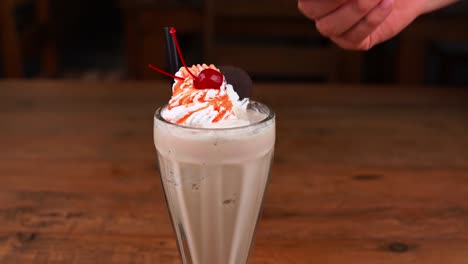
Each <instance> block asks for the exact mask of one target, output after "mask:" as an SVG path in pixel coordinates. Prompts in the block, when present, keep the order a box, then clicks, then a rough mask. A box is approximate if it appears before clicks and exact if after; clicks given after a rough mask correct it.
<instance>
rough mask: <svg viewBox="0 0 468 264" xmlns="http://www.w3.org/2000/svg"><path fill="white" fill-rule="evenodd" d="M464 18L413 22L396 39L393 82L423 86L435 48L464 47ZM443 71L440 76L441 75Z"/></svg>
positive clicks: (466, 22)
mask: <svg viewBox="0 0 468 264" xmlns="http://www.w3.org/2000/svg"><path fill="white" fill-rule="evenodd" d="M467 25H468V16H467V15H466V14H451V15H427V16H423V17H420V18H419V19H417V20H416V21H414V22H413V23H412V24H411V25H410V26H409V27H408V28H407V29H405V30H404V31H403V32H401V34H400V36H399V51H398V62H397V81H398V82H399V83H400V84H423V83H424V81H425V73H426V72H427V65H428V63H429V59H430V55H431V54H430V49H431V48H433V47H434V45H436V44H443V43H458V44H464V45H465V46H467V47H468V30H467ZM443 71H444V70H442V71H441V72H440V74H444V73H443Z"/></svg>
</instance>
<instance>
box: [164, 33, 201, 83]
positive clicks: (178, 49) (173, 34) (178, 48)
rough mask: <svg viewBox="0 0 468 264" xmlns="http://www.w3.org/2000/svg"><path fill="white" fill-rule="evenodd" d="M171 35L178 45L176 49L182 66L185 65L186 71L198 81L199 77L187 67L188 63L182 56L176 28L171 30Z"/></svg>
mask: <svg viewBox="0 0 468 264" xmlns="http://www.w3.org/2000/svg"><path fill="white" fill-rule="evenodd" d="M169 33H171V35H172V38H173V39H174V42H175V45H176V49H177V53H178V54H179V58H180V60H181V61H182V64H183V65H184V67H185V69H186V70H187V71H188V72H189V73H190V75H192V77H193V79H195V80H196V79H197V77H196V76H195V75H194V74H193V73H192V72H191V71H190V69H189V67H188V66H187V63H185V60H184V57H183V56H182V52H181V51H180V46H179V42H178V41H177V36H176V30H175V28H173V27H172V28H171V29H170V30H169Z"/></svg>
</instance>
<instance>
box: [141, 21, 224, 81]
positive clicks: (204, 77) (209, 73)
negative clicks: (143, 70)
mask: <svg viewBox="0 0 468 264" xmlns="http://www.w3.org/2000/svg"><path fill="white" fill-rule="evenodd" d="M169 33H170V34H171V36H172V38H173V39H174V43H175V45H176V49H177V53H178V54H179V58H180V60H181V61H182V64H183V65H184V67H185V69H186V70H187V72H188V73H189V74H190V75H192V77H193V85H194V86H195V88H196V89H219V88H221V85H222V84H223V80H224V76H223V74H221V73H220V72H219V71H217V70H215V69H204V70H202V71H201V72H200V74H198V76H195V75H194V74H193V73H192V72H191V71H190V69H189V67H188V66H187V63H185V60H184V56H183V55H182V52H181V51H180V46H179V42H178V41H177V36H176V30H175V28H171V29H170V30H169ZM148 67H150V68H151V69H153V70H155V71H157V72H159V73H161V74H164V75H167V76H169V77H172V78H174V79H178V80H184V78H182V77H179V76H175V75H174V74H171V73H168V72H166V71H163V70H161V69H159V68H157V67H155V66H153V65H151V64H148Z"/></svg>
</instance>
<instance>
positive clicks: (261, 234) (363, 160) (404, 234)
mask: <svg viewBox="0 0 468 264" xmlns="http://www.w3.org/2000/svg"><path fill="white" fill-rule="evenodd" d="M169 95H170V91H169V86H168V84H167V83H162V82H140V83H136V82H127V83H125V82H124V83H86V82H82V83H79V82H52V81H34V82H28V81H3V82H0V148H1V151H0V263H2V264H3V263H7V264H9V263H25V264H29V263H35V264H41V263H54V264H55V263H74V264H85V263H112V264H113V263H119V264H120V263H122V264H123V263H138V264H139V263H180V260H179V258H178V252H177V248H176V243H175V238H174V236H173V232H172V230H171V226H170V222H169V216H168V214H167V211H166V207H165V204H164V200H163V199H164V198H163V194H162V190H161V185H160V182H159V178H158V177H159V176H158V173H157V170H156V163H155V159H156V156H155V150H154V146H153V141H152V140H153V139H152V121H153V120H152V118H153V113H154V111H155V110H156V108H157V107H158V106H161V105H162V104H164V102H166V101H167V100H168V98H169ZM254 95H255V96H254V98H255V99H257V100H260V101H263V102H265V103H267V104H269V105H271V106H272V107H273V108H274V109H275V111H276V113H277V124H278V126H277V131H278V133H277V148H276V156H275V161H274V166H273V175H272V180H271V184H270V187H269V189H268V192H267V195H266V199H265V206H264V213H263V217H262V220H261V222H260V224H259V227H258V232H257V238H256V243H255V248H254V251H253V255H252V258H251V263H258V264H260V263H262V264H270V263H312V264H313V263H320V264H322V263H326V264H339V263H343V264H347V263H360V264H375V263H377V264H390V263H392V264H393V263H395V264H396V263H398V264H409V263H426V264H439V263H444V264H466V263H468V136H467V135H468V92H466V91H462V90H459V89H445V88H443V87H384V86H318V85H315V86H314V85H300V84H296V85H292V84H256V87H255V92H254Z"/></svg>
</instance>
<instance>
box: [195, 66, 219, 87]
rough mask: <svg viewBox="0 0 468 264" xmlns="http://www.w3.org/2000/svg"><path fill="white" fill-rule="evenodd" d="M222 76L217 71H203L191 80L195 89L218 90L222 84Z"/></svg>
mask: <svg viewBox="0 0 468 264" xmlns="http://www.w3.org/2000/svg"><path fill="white" fill-rule="evenodd" d="M223 81H224V76H223V74H222V73H220V72H219V71H217V70H214V69H204V70H203V71H201V72H200V74H198V76H197V78H195V79H194V80H193V84H194V85H195V88H197V89H219V88H220V87H221V85H222V84H223Z"/></svg>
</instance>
